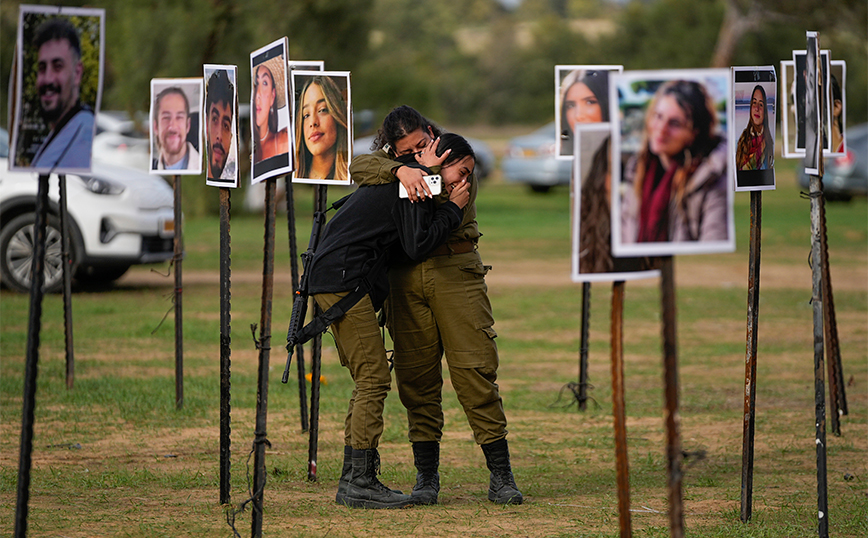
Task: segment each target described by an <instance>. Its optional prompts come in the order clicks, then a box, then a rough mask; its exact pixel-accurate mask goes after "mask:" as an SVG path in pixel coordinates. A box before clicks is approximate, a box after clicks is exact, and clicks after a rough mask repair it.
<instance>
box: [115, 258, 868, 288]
mask: <svg viewBox="0 0 868 538" xmlns="http://www.w3.org/2000/svg"><path fill="white" fill-rule="evenodd" d="M492 265H493V266H494V269H493V270H492V271H491V272H489V273H488V275H487V276H486V281H487V282H488V285H489V286H490V287H501V286H503V287H509V286H535V287H558V286H567V285H570V284H571V283H572V282H571V279H570V262H569V260H563V261H554V262H551V261H547V262H546V263H544V264H539V263H535V262H532V261H527V260H516V261H508V262H495V263H493V264H492ZM747 269H748V268H747V260H745V261H744V262H733V261H723V262H713V263H712V262H708V261H695V260H692V259H690V258H686V257H685V258H680V259H676V262H675V281H676V285H677V286H678V287H725V288H730V287H735V286H742V287H744V288H745V290H746V289H747ZM219 276H220V275H219V272H218V271H216V270H215V271H190V270H184V282H186V283H187V284H200V285H207V284H213V285H214V286H217V285H219ZM760 279H761V280H760V287H761V289H806V290H810V289H811V269H810V268H809V267H808V266H807V264H769V263H764V264H762V265H761V274H760ZM261 280H262V273H261V272H257V271H233V272H232V281H233V282H235V283H244V284H255V283H258V282H260V281H261ZM658 282H659V279H656V278H650V279H645V280H638V281H635V282H631V285H635V286H657V285H658ZM274 283H275V284H278V285H289V283H290V275H289V274H288V273H283V272H278V273H275V275H274ZM118 285H119V286H130V287H138V286H166V287H171V286H172V285H173V284H172V281H171V279H170V278H166V277H165V276H162V275H159V274H157V273H154V272H151V271H148V270H144V269H133V270H130V271H129V272H128V273H127V274H126V275H124V276H123V277H122V278H121V279H120V280H118ZM832 286H833V289H834V290H835V291H866V290H868V267H861V268H858V267H844V268H840V267H839V268H836V267H833V268H832Z"/></svg>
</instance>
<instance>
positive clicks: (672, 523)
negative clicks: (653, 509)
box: [660, 256, 684, 538]
mask: <svg viewBox="0 0 868 538" xmlns="http://www.w3.org/2000/svg"><path fill="white" fill-rule="evenodd" d="M673 265H674V262H673V259H672V256H666V257H664V258H662V266H661V279H660V283H661V302H662V307H663V385H664V395H665V396H664V400H665V404H666V405H665V407H666V408H665V411H664V414H665V423H666V458H667V462H668V468H667V471H668V488H669V530H670V533H671V535H672V537H673V538H681V537H682V536H684V505H683V499H682V495H681V480H682V478H683V476H682V473H681V461H682V459H683V457H684V456H683V454H682V452H681V436H680V433H679V419H678V342H677V339H676V333H677V327H676V314H675V310H676V308H675V276H674V273H675V271H674V267H673Z"/></svg>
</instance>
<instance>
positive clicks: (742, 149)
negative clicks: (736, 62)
mask: <svg viewBox="0 0 868 538" xmlns="http://www.w3.org/2000/svg"><path fill="white" fill-rule="evenodd" d="M774 163H775V134H774V132H773V131H772V128H771V127H770V126H769V113H768V100H767V99H766V91H765V89H764V88H763V87H762V85H761V84H757V85H756V86H754V89H753V92H751V98H750V116H749V117H748V122H747V126H746V127H745V128H744V131H742V133H741V136H740V137H739V139H738V144H737V146H736V151H735V166H736V170H767V169H769V168H771V167H772V166H774Z"/></svg>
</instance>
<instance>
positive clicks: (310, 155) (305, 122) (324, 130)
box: [293, 71, 350, 182]
mask: <svg viewBox="0 0 868 538" xmlns="http://www.w3.org/2000/svg"><path fill="white" fill-rule="evenodd" d="M338 75H340V74H337V73H335V74H331V75H326V74H316V75H313V76H311V75H309V74H306V73H305V72H299V71H296V72H294V73H293V77H294V81H295V82H296V87H298V84H299V82H300V81H303V83H302V84H301V89H300V90H296V121H295V145H296V147H295V156H296V158H295V162H296V169H295V172H294V173H293V179H307V180H333V181H335V182H349V159H350V156H349V138H350V131H349V121H348V116H349V106H348V104H347V100H346V98H345V97H344V94H343V92H342V90H341V88H340V87H338V84H337V83H336V82H335V80H334V77H335V76H338ZM341 76H347V79H346V82H347V84H346V85H345V87H348V85H349V84H348V82H349V78H348V75H341Z"/></svg>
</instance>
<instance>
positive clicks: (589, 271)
mask: <svg viewBox="0 0 868 538" xmlns="http://www.w3.org/2000/svg"><path fill="white" fill-rule="evenodd" d="M573 135H574V136H573V141H574V143H575V147H574V151H573V154H574V155H576V158H575V159H574V161H573V174H572V176H573V177H572V184H571V188H572V192H573V196H572V203H573V206H572V224H573V230H572V275H571V276H572V280H573V282H603V281H622V280H635V279H639V278H651V277H655V276H658V274H659V271H657V270H653V268H652V263H653V260H652V259H650V258H646V257H640V258H616V257H614V256H613V255H612V226H611V208H612V205H611V202H610V198H611V195H610V193H611V174H610V173H609V166H610V152H611V138H612V130H611V127H610V125H609V124H608V123H587V124H583V125H579V126H578V127H577V128H576V130H575V132H574V133H573Z"/></svg>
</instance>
